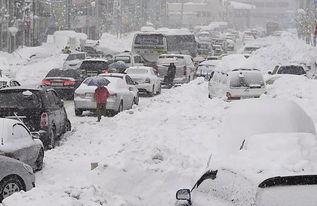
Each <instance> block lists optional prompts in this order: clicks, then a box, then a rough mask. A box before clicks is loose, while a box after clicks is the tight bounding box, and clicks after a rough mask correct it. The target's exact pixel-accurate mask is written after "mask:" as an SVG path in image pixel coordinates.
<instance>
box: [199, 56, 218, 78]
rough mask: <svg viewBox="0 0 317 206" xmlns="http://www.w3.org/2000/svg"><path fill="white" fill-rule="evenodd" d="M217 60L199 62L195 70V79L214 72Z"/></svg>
mask: <svg viewBox="0 0 317 206" xmlns="http://www.w3.org/2000/svg"><path fill="white" fill-rule="evenodd" d="M219 62H220V61H219V60H208V61H204V62H201V63H200V64H199V65H198V67H197V70H196V77H207V76H210V75H211V73H212V72H214V71H215V70H216V67H217V65H218V64H219Z"/></svg>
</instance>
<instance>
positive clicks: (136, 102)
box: [133, 95, 140, 105]
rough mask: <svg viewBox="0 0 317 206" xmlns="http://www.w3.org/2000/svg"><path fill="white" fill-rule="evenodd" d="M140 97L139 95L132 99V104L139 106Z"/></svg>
mask: <svg viewBox="0 0 317 206" xmlns="http://www.w3.org/2000/svg"><path fill="white" fill-rule="evenodd" d="M139 101H140V97H139V95H138V96H137V97H134V101H133V102H134V104H136V105H139Z"/></svg>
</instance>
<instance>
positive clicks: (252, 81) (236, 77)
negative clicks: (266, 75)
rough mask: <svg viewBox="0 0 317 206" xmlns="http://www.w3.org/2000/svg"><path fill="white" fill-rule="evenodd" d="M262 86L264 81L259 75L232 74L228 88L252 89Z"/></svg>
mask: <svg viewBox="0 0 317 206" xmlns="http://www.w3.org/2000/svg"><path fill="white" fill-rule="evenodd" d="M253 86H261V87H262V86H264V79H263V77H262V75H261V73H257V72H244V73H242V72H240V73H234V74H233V75H232V76H231V78H230V87H253Z"/></svg>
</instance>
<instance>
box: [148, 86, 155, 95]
mask: <svg viewBox="0 0 317 206" xmlns="http://www.w3.org/2000/svg"><path fill="white" fill-rule="evenodd" d="M154 95H155V86H154V85H153V88H152V91H151V92H149V96H150V97H154Z"/></svg>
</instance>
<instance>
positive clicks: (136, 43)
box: [132, 29, 197, 62]
mask: <svg viewBox="0 0 317 206" xmlns="http://www.w3.org/2000/svg"><path fill="white" fill-rule="evenodd" d="M132 52H133V53H136V54H139V55H141V56H142V57H143V58H144V59H145V60H146V61H147V62H156V61H157V60H158V57H159V56H160V55H161V54H187V55H191V56H192V57H195V56H196V55H197V42H196V39H195V36H194V34H192V33H191V32H189V31H187V30H182V29H168V30H158V31H155V32H139V33H137V34H135V36H134V39H133V44H132Z"/></svg>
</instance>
